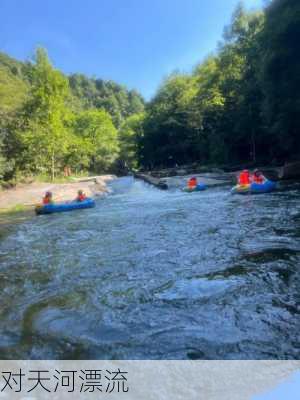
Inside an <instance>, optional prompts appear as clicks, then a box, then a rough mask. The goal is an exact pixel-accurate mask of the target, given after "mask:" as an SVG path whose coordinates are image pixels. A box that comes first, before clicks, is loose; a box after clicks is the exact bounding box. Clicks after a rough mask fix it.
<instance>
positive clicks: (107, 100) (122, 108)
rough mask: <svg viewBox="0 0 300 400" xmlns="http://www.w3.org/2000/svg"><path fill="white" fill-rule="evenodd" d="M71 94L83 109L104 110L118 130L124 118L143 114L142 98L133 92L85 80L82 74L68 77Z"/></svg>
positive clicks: (108, 82) (97, 80)
mask: <svg viewBox="0 0 300 400" xmlns="http://www.w3.org/2000/svg"><path fill="white" fill-rule="evenodd" d="M69 81H70V87H71V90H72V94H73V95H74V96H75V97H76V98H77V99H78V101H79V103H80V104H81V107H82V108H83V109H89V108H97V109H102V108H103V109H104V110H106V111H107V112H108V113H109V114H110V115H111V116H112V119H113V122H114V125H115V126H116V127H117V128H118V127H120V125H121V123H122V122H123V121H124V119H125V118H127V117H128V116H130V115H132V114H136V113H139V112H143V110H144V101H143V98H142V97H141V96H140V95H139V94H138V93H137V92H136V91H135V90H131V91H128V90H127V89H126V88H125V87H124V86H121V85H118V84H116V83H115V82H112V81H104V80H102V79H94V78H87V77H86V76H84V75H82V74H73V75H71V76H70V77H69Z"/></svg>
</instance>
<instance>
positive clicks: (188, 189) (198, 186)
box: [183, 183, 207, 193]
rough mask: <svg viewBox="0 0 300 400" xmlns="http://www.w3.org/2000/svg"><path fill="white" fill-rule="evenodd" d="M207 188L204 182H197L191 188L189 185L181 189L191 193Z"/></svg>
mask: <svg viewBox="0 0 300 400" xmlns="http://www.w3.org/2000/svg"><path fill="white" fill-rule="evenodd" d="M205 189H207V186H206V185H205V184H204V183H199V184H198V185H197V186H195V187H194V188H193V189H192V188H189V187H185V188H184V189H183V191H184V192H188V193H192V192H202V191H203V190H205Z"/></svg>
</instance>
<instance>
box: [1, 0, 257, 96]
mask: <svg viewBox="0 0 300 400" xmlns="http://www.w3.org/2000/svg"><path fill="white" fill-rule="evenodd" d="M237 3H238V0H26V1H25V0H24V1H23V0H0V15H1V25H0V51H4V52H7V53H8V54H10V55H11V56H14V57H16V58H18V59H21V60H23V59H28V58H30V57H31V56H32V55H33V53H34V49H35V48H36V47H37V46H38V45H42V46H43V47H46V48H47V50H48V53H49V56H50V58H51V60H52V62H53V63H54V64H55V66H56V67H58V68H60V69H62V70H63V71H64V72H65V73H72V72H81V73H85V74H87V75H88V76H95V77H99V78H103V79H112V80H115V81H117V82H119V83H123V84H125V85H126V86H128V87H129V88H136V89H137V90H139V91H140V92H141V93H142V94H143V95H144V96H145V97H146V98H149V97H150V96H151V95H153V94H154V92H155V90H156V89H157V87H158V85H159V84H160V82H161V81H162V79H163V78H164V77H166V76H167V75H168V74H169V73H171V72H172V71H174V70H177V69H179V70H182V71H189V70H191V69H192V67H193V66H194V65H195V64H196V63H197V62H199V61H200V60H201V59H203V58H204V57H205V56H206V55H207V54H209V53H210V52H212V51H213V50H215V48H216V45H217V42H218V41H219V40H220V39H221V35H222V32H223V28H224V26H225V25H226V24H228V23H229V21H230V18H231V14H232V12H233V10H234V8H235V7H236V5H237ZM262 3H263V0H244V4H245V5H246V6H247V7H249V8H253V7H254V8H257V7H260V6H262Z"/></svg>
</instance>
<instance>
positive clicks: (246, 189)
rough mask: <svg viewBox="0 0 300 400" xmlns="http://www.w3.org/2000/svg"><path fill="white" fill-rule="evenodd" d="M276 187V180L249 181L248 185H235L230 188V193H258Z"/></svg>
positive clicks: (268, 191) (266, 191) (270, 190)
mask: <svg viewBox="0 0 300 400" xmlns="http://www.w3.org/2000/svg"><path fill="white" fill-rule="evenodd" d="M275 189H276V182H272V181H266V182H265V183H260V184H259V183H251V184H250V185H236V186H234V187H233V188H232V189H231V193H232V194H236V193H237V194H259V193H270V192H273V190H275Z"/></svg>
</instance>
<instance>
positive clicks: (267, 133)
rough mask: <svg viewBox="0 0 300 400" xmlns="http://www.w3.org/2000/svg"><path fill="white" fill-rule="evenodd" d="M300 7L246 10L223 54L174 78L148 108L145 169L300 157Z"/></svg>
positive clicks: (227, 36)
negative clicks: (194, 163)
mask: <svg viewBox="0 0 300 400" xmlns="http://www.w3.org/2000/svg"><path fill="white" fill-rule="evenodd" d="M299 37H300V3H299V1H297V0H274V1H273V2H272V3H271V4H270V5H269V7H267V9H266V11H265V13H264V12H250V13H249V12H247V11H246V10H245V8H244V7H243V5H242V4H240V5H239V6H238V7H237V9H236V11H235V13H234V15H233V18H232V22H231V24H230V25H229V26H228V27H227V28H225V31H224V38H223V42H222V43H221V44H220V45H219V49H218V52H217V53H216V54H215V55H214V56H210V57H209V58H207V59H206V60H205V61H204V62H203V63H201V64H200V65H199V66H198V67H197V68H195V70H194V72H193V73H192V74H191V75H183V74H175V75H172V76H170V78H168V79H167V80H166V81H165V82H164V83H163V85H162V86H161V88H160V89H159V91H158V93H157V94H156V96H155V97H154V98H153V100H152V101H151V102H150V103H149V104H148V105H147V108H146V116H145V119H144V135H143V136H142V140H141V145H140V147H139V150H140V151H139V159H140V162H141V164H142V165H143V166H144V167H148V168H152V167H154V166H163V165H165V166H168V165H174V164H176V163H177V164H184V163H187V162H193V161H197V162H202V163H211V164H224V163H244V162H247V163H248V162H254V163H255V162H270V160H271V161H274V162H283V161H284V160H287V159H289V158H292V157H295V158H296V157H299V156H300V135H299V128H300V96H299V93H300V74H299V70H300V47H299V46H300V42H299Z"/></svg>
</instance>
